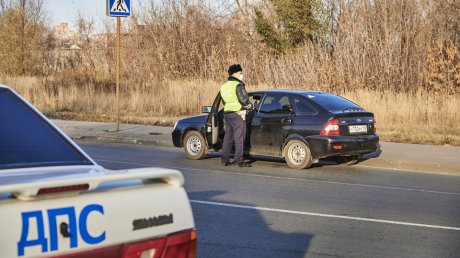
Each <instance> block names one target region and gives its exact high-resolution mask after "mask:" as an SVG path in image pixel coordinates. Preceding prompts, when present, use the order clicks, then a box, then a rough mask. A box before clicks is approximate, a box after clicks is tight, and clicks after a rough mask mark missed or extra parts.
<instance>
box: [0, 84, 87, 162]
mask: <svg viewBox="0 0 460 258" xmlns="http://www.w3.org/2000/svg"><path fill="white" fill-rule="evenodd" d="M89 164H92V162H91V161H90V160H88V159H87V158H86V157H85V156H84V155H83V154H82V153H81V152H79V151H78V150H77V149H76V148H75V147H73V146H72V145H71V144H70V143H69V142H68V141H67V140H65V139H64V138H63V137H62V136H61V135H59V134H58V133H57V132H56V131H55V130H54V129H53V128H51V127H50V126H49V125H48V124H47V123H46V122H45V121H44V120H43V119H42V118H41V117H40V116H39V115H38V114H37V113H35V112H34V111H33V110H32V109H30V108H29V106H27V105H26V104H25V103H24V102H22V100H21V99H19V98H18V97H17V96H16V95H14V94H13V93H12V92H11V91H10V90H8V89H5V88H0V169H7V168H23V167H35V166H57V165H89Z"/></svg>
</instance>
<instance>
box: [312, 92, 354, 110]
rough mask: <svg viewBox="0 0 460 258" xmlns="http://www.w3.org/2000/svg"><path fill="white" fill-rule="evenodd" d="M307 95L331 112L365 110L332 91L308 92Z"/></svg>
mask: <svg viewBox="0 0 460 258" xmlns="http://www.w3.org/2000/svg"><path fill="white" fill-rule="evenodd" d="M305 96H306V97H307V98H309V99H310V100H311V101H313V102H315V103H316V104H318V105H320V106H321V107H323V108H324V109H326V110H327V111H330V112H337V111H356V110H363V109H362V108H361V107H360V106H358V105H356V104H355V103H353V102H351V101H349V100H348V99H345V98H342V97H339V96H337V95H334V94H330V93H319V94H318V93H316V94H306V95H305Z"/></svg>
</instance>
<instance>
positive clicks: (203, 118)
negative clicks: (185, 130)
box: [179, 114, 208, 123]
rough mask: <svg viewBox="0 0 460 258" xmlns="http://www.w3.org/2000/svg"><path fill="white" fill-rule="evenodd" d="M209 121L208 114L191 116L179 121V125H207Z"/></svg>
mask: <svg viewBox="0 0 460 258" xmlns="http://www.w3.org/2000/svg"><path fill="white" fill-rule="evenodd" d="M207 119H208V114H204V115H198V116H190V117H186V118H183V119H181V120H179V123H205V122H206V120H207Z"/></svg>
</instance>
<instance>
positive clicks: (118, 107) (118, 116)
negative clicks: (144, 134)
mask: <svg viewBox="0 0 460 258" xmlns="http://www.w3.org/2000/svg"><path fill="white" fill-rule="evenodd" d="M116 91H117V92H116V94H117V101H116V102H117V104H116V105H117V107H116V108H117V129H116V131H117V132H119V131H120V17H117V90H116Z"/></svg>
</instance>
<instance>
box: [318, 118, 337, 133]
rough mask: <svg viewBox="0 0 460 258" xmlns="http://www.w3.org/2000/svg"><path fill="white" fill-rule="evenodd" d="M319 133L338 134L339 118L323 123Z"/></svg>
mask: <svg viewBox="0 0 460 258" xmlns="http://www.w3.org/2000/svg"><path fill="white" fill-rule="evenodd" d="M321 135H324V136H329V135H340V131H339V120H337V119H332V120H329V121H328V122H327V123H326V124H324V126H323V129H321Z"/></svg>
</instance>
